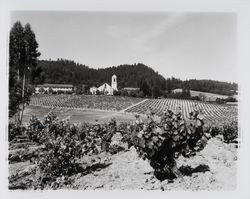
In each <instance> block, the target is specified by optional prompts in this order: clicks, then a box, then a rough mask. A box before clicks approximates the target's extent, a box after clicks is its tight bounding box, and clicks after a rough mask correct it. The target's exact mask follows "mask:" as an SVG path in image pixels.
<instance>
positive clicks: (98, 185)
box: [9, 135, 237, 191]
mask: <svg viewBox="0 0 250 199" xmlns="http://www.w3.org/2000/svg"><path fill="white" fill-rule="evenodd" d="M113 142H114V143H119V135H118V136H117V137H116V138H114V139H113ZM124 147H125V146H124ZM33 148H36V147H33ZM33 148H32V150H33ZM15 150H17V149H12V150H10V152H11V153H16V152H15ZM32 150H31V151H32ZM98 156H99V157H98V158H99V159H100V161H99V163H100V162H102V163H101V164H99V165H103V166H97V167H96V168H95V169H93V168H92V169H91V170H89V171H88V172H87V173H78V174H76V175H74V176H71V177H70V178H71V179H73V184H72V185H71V186H69V187H68V188H69V189H78V190H96V189H101V190H165V191H166V190H171V191H173V190H193V191H194V190H213V191H214V190H234V189H236V176H237V172H236V171H237V169H236V168H237V167H236V166H237V148H236V145H235V144H226V143H223V142H222V140H221V138H220V137H215V138H212V139H210V140H209V141H208V143H207V146H206V147H205V148H204V149H203V150H202V151H201V152H199V153H197V155H196V156H193V157H191V158H184V157H182V156H181V157H180V158H179V159H178V160H177V164H178V167H179V169H180V171H181V172H182V173H183V175H184V177H183V178H178V179H174V180H172V181H169V180H164V181H162V182H161V181H160V180H158V179H157V178H156V177H155V176H154V174H153V169H152V167H151V166H150V165H149V163H148V161H147V160H145V161H144V160H143V159H142V158H140V157H138V154H137V152H136V150H135V148H134V147H131V148H130V149H127V150H125V151H121V152H119V153H117V154H114V155H111V154H109V153H102V154H100V155H98ZM93 159H95V160H96V157H92V156H87V157H84V158H83V159H82V160H81V161H83V162H84V161H89V162H92V161H93ZM91 164H92V163H91ZM96 165H98V164H96ZM36 169H37V166H36V164H35V163H34V162H33V163H31V162H30V161H29V160H24V161H21V162H20V161H19V162H15V161H13V162H11V163H10V164H9V176H12V178H11V179H12V182H11V183H10V184H11V186H10V187H11V189H27V188H28V189H33V187H32V181H35V179H36V178H37V175H36V174H35V172H34V171H35V170H36ZM15 174H18V176H21V177H20V178H19V177H18V178H15V177H13V176H15ZM25 187H26V188H25ZM65 188H67V187H65Z"/></svg>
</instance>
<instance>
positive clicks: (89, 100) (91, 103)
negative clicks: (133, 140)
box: [30, 95, 143, 111]
mask: <svg viewBox="0 0 250 199" xmlns="http://www.w3.org/2000/svg"><path fill="white" fill-rule="evenodd" d="M142 100H143V99H141V98H132V97H112V96H105V95H101V96H95V95H37V96H32V97H31V101H30V105H35V106H46V107H60V108H82V109H84V108H86V109H101V110H110V111H120V110H122V109H125V108H127V107H129V106H131V105H133V104H136V103H138V102H140V101H142Z"/></svg>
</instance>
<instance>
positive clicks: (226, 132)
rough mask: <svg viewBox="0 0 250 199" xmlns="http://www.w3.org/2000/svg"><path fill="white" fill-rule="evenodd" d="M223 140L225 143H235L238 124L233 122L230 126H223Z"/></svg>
mask: <svg viewBox="0 0 250 199" xmlns="http://www.w3.org/2000/svg"><path fill="white" fill-rule="evenodd" d="M222 134H223V139H224V141H225V142H226V143H232V142H235V141H236V139H237V138H238V123H237V121H233V122H231V123H230V124H225V125H223V132H222Z"/></svg>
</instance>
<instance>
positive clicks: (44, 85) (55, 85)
mask: <svg viewBox="0 0 250 199" xmlns="http://www.w3.org/2000/svg"><path fill="white" fill-rule="evenodd" d="M37 87H54V88H55V87H56V88H73V85H72V84H39V85H37Z"/></svg>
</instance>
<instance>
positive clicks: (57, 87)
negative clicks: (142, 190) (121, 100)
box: [35, 75, 139, 95]
mask: <svg viewBox="0 0 250 199" xmlns="http://www.w3.org/2000/svg"><path fill="white" fill-rule="evenodd" d="M123 90H126V91H127V92H128V93H129V92H132V91H137V90H139V88H123ZM50 91H52V92H56V93H73V92H74V91H75V88H74V86H73V85H72V84H42V85H37V86H36V88H35V93H36V94H42V93H50ZM115 91H118V89H117V76H116V75H113V76H112V78H111V85H109V84H108V83H104V84H102V85H101V86H99V87H95V86H92V87H90V89H89V92H90V93H91V94H92V95H97V94H104V95H114V92H115Z"/></svg>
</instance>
